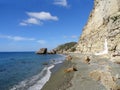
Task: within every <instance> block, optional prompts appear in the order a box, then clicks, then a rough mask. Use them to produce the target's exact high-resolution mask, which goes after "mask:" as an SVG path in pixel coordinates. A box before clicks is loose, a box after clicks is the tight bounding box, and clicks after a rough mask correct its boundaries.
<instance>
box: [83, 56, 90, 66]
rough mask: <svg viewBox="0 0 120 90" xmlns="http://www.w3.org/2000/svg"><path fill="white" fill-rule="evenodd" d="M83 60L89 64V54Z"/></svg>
mask: <svg viewBox="0 0 120 90" xmlns="http://www.w3.org/2000/svg"><path fill="white" fill-rule="evenodd" d="M84 62H85V63H87V64H90V58H89V56H86V57H85V59H84Z"/></svg>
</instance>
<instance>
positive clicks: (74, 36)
mask: <svg viewBox="0 0 120 90" xmlns="http://www.w3.org/2000/svg"><path fill="white" fill-rule="evenodd" d="M63 38H74V39H75V38H78V36H77V35H72V36H63Z"/></svg>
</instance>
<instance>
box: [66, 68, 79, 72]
mask: <svg viewBox="0 0 120 90" xmlns="http://www.w3.org/2000/svg"><path fill="white" fill-rule="evenodd" d="M72 71H77V68H75V67H71V68H68V69H65V72H66V73H69V72H72Z"/></svg>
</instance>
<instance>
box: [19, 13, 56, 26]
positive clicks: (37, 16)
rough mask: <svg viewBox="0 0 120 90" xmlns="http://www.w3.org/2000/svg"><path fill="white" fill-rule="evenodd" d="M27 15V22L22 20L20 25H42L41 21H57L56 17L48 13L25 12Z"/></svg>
mask: <svg viewBox="0 0 120 90" xmlns="http://www.w3.org/2000/svg"><path fill="white" fill-rule="evenodd" d="M27 15H28V16H29V18H28V19H27V20H23V21H22V22H21V23H20V25H22V26H26V25H29V24H35V25H42V24H43V21H48V20H52V21H57V20H58V17H57V16H52V15H51V14H50V13H49V12H27Z"/></svg>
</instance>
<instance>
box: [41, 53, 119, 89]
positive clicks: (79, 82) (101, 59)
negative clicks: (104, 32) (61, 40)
mask: <svg viewBox="0 0 120 90" xmlns="http://www.w3.org/2000/svg"><path fill="white" fill-rule="evenodd" d="M69 55H71V56H72V58H73V59H72V60H71V61H67V60H65V62H63V63H62V65H61V67H60V69H58V70H57V71H56V73H54V74H52V75H51V78H50V79H49V81H48V82H47V83H46V84H45V86H44V87H43V88H42V89H41V90H119V89H120V70H119V68H120V66H119V65H118V64H116V63H113V62H111V61H110V58H109V57H106V56H94V55H87V54H80V53H69ZM85 56H89V58H90V62H89V63H86V62H85ZM73 65H74V66H75V67H76V68H77V70H78V71H76V72H69V73H65V72H64V70H65V69H67V68H70V67H72V66H73ZM116 76H117V77H116Z"/></svg>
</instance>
